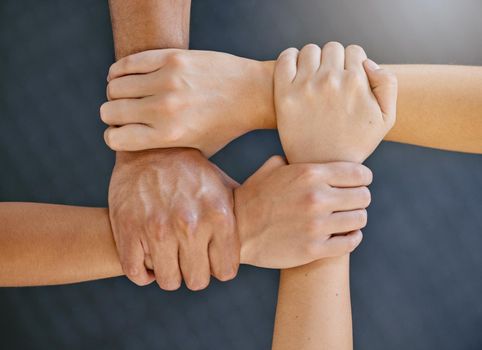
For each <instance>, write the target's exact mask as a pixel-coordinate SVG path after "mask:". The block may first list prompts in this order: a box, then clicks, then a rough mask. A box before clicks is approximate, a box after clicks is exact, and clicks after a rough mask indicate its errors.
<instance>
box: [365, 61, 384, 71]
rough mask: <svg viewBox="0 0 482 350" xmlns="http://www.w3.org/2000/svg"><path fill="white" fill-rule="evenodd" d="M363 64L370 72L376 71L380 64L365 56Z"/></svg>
mask: <svg viewBox="0 0 482 350" xmlns="http://www.w3.org/2000/svg"><path fill="white" fill-rule="evenodd" d="M363 66H364V67H365V69H366V70H368V71H370V72H374V71H377V70H380V69H381V68H380V66H379V65H378V64H377V63H376V62H375V61H373V60H371V59H369V58H367V59H366V60H365V61H364V62H363Z"/></svg>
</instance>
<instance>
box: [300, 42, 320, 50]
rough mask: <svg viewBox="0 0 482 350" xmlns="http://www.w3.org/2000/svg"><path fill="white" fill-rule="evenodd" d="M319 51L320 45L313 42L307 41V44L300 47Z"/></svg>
mask: <svg viewBox="0 0 482 350" xmlns="http://www.w3.org/2000/svg"><path fill="white" fill-rule="evenodd" d="M307 50H308V51H319V50H321V49H320V47H319V46H318V45H316V44H313V43H309V44H306V45H305V46H304V47H303V48H302V49H301V51H307Z"/></svg>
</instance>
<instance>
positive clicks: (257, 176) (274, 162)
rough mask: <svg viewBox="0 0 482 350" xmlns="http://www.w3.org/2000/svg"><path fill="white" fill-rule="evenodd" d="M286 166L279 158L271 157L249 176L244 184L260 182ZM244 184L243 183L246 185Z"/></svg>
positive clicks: (282, 159) (281, 158)
mask: <svg viewBox="0 0 482 350" xmlns="http://www.w3.org/2000/svg"><path fill="white" fill-rule="evenodd" d="M285 165H286V161H285V160H284V158H283V157H281V156H272V157H271V158H269V159H268V160H267V161H266V162H265V163H264V164H263V165H262V166H261V167H260V168H259V169H258V170H256V172H255V173H254V174H253V175H251V176H250V177H249V178H248V180H246V182H248V181H249V182H256V181H261V180H263V179H265V178H266V177H268V176H269V175H270V174H271V173H272V172H273V171H274V170H276V169H278V168H281V167H282V166H285ZM246 182H245V183H246Z"/></svg>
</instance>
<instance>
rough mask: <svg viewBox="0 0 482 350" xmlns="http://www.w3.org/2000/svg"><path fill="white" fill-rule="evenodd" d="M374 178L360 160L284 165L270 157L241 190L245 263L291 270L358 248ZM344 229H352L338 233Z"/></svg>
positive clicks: (239, 217)
mask: <svg viewBox="0 0 482 350" xmlns="http://www.w3.org/2000/svg"><path fill="white" fill-rule="evenodd" d="M371 179H372V176H371V172H370V171H369V170H368V169H367V168H366V167H364V166H361V165H358V166H355V163H331V164H328V163H327V164H323V165H321V164H295V165H288V166H285V162H284V160H283V159H282V158H281V157H278V156H277V157H273V158H271V159H270V160H268V161H267V162H266V163H265V164H264V165H263V167H261V168H260V169H258V171H257V172H256V173H255V174H254V175H253V176H251V177H250V178H249V179H248V180H247V181H246V182H245V183H244V184H243V186H241V187H240V188H238V189H236V193H235V203H236V206H235V207H236V218H237V220H238V232H239V237H240V240H241V241H242V242H243V247H242V249H241V255H242V256H243V261H244V262H245V263H248V264H250V265H254V266H259V267H269V268H290V267H294V266H299V265H304V264H307V263H310V262H312V261H315V260H318V259H320V258H326V257H333V256H341V255H345V254H347V253H349V252H351V251H353V250H354V249H355V248H356V247H357V246H358V244H359V243H360V242H361V240H362V234H361V232H360V229H362V228H363V227H365V225H366V220H367V213H366V210H365V208H366V207H367V206H368V205H369V204H370V199H371V198H370V192H369V190H368V188H367V187H365V186H368V185H369V184H370V183H371ZM344 187H352V188H344ZM267 222H269V223H270V225H266V223H267ZM300 232H302V233H301V234H300ZM344 232H351V233H349V234H347V235H339V236H333V234H341V233H344ZM288 247H289V248H288Z"/></svg>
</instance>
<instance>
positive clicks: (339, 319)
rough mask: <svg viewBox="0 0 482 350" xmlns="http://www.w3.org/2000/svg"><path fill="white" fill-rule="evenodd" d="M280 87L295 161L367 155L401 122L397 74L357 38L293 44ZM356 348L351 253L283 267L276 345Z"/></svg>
mask: <svg viewBox="0 0 482 350" xmlns="http://www.w3.org/2000/svg"><path fill="white" fill-rule="evenodd" d="M274 87H275V90H274V93H275V95H274V96H275V106H276V111H277V114H278V124H279V128H280V129H279V132H280V135H281V140H282V143H283V148H284V149H285V151H286V153H287V154H289V159H290V161H291V162H306V161H312V162H321V163H322V162H326V161H330V160H332V159H339V160H340V159H345V160H352V161H355V162H363V161H364V160H365V159H366V158H367V157H368V156H369V155H370V154H371V153H372V152H373V151H374V149H375V148H376V146H377V145H378V144H379V143H380V142H381V141H382V139H383V137H384V136H385V134H386V133H388V131H389V130H390V128H391V127H392V126H393V124H394V122H395V113H396V103H397V81H396V78H395V76H394V75H392V74H391V73H389V72H388V71H386V70H384V69H380V67H379V66H378V65H377V64H376V63H374V62H373V61H370V60H367V56H366V54H365V52H364V51H363V49H362V48H360V47H358V46H350V47H348V48H346V50H345V49H344V48H343V46H341V45H340V44H339V43H328V44H326V45H325V46H324V47H323V50H321V49H320V48H319V47H317V46H315V45H307V46H305V47H304V48H303V50H301V52H299V53H298V50H296V49H288V50H286V51H284V52H283V53H282V54H281V55H280V57H279V59H278V62H277V66H276V70H275V73H274ZM320 96H323V98H320ZM320 133H321V135H320ZM320 138H321V139H322V140H323V139H325V138H326V139H328V140H329V142H327V143H325V142H320V141H319V140H320ZM352 348H353V340H352V320H351V305H350V286H349V255H345V256H342V257H337V258H332V259H322V260H319V261H316V262H314V263H311V264H308V265H304V266H301V267H297V268H294V269H287V270H282V272H281V278H280V289H279V293H278V307H277V311H276V322H275V329H274V336H273V349H275V350H285V349H286V350H288V349H290V350H291V349H303V350H310V349H313V350H315V349H336V350H338V349H340V350H342V349H343V350H344V349H347V350H348V349H352Z"/></svg>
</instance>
